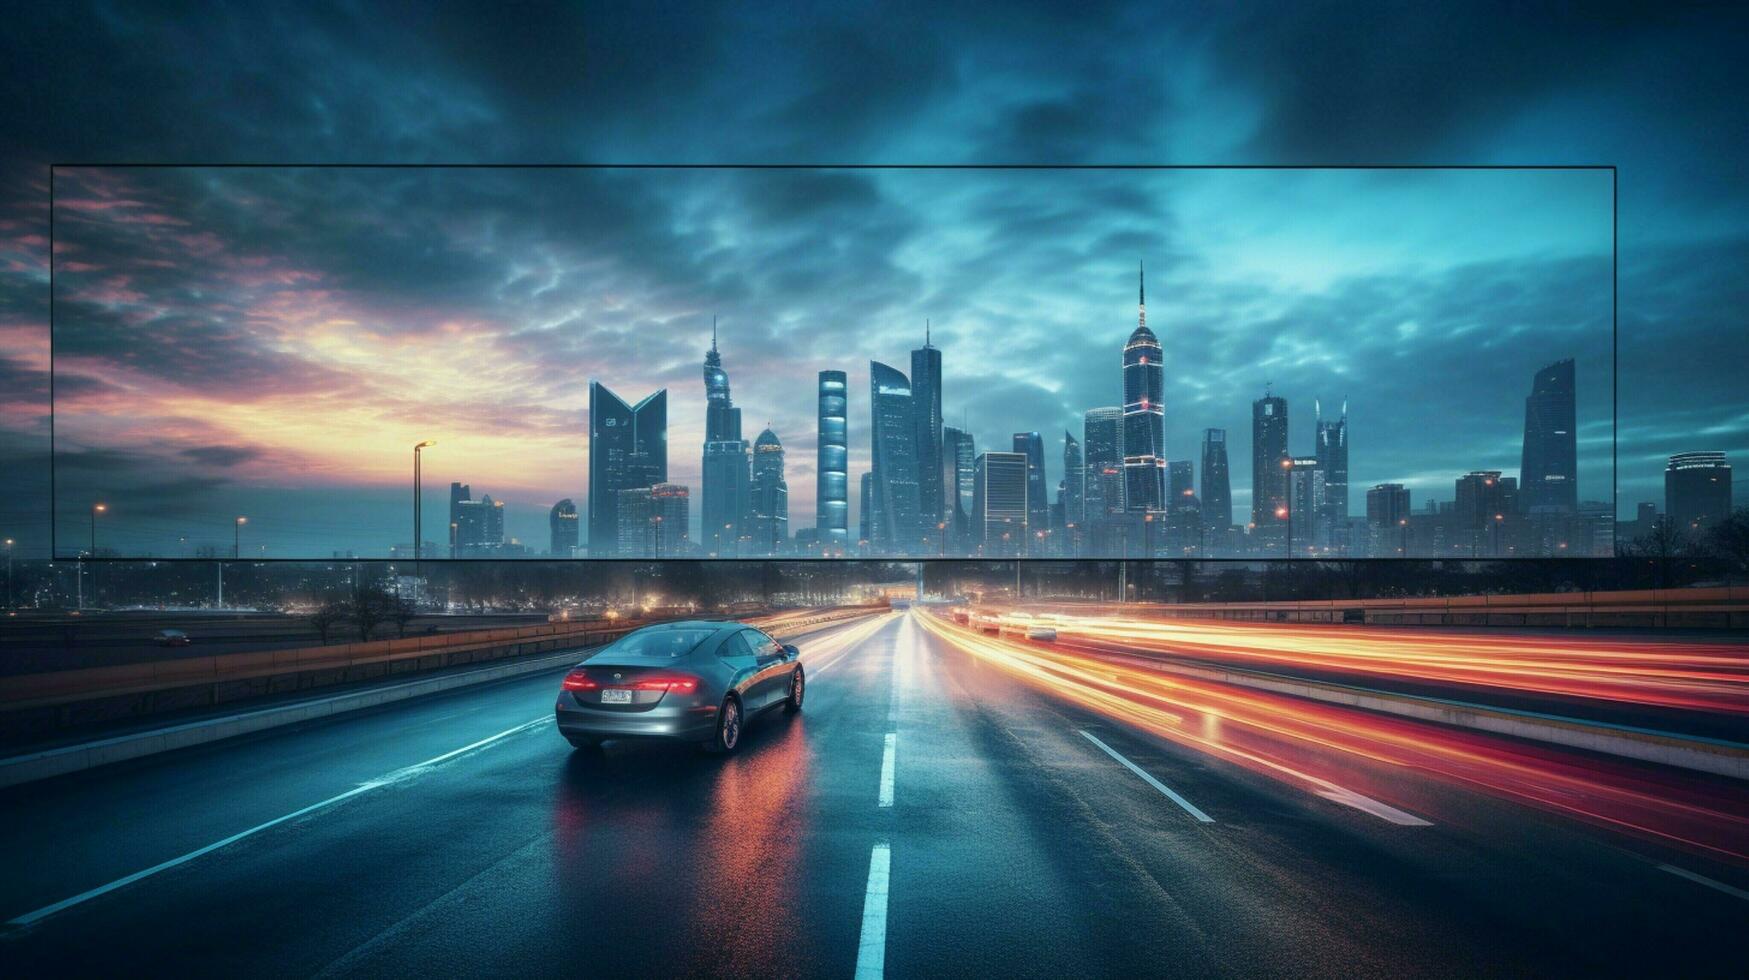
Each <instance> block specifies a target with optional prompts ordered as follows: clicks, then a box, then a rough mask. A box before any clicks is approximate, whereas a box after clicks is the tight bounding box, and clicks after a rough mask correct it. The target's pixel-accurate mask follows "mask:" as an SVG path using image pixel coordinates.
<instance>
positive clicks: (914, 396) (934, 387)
mask: <svg viewBox="0 0 1749 980" xmlns="http://www.w3.org/2000/svg"><path fill="white" fill-rule="evenodd" d="M911 418H912V423H913V425H914V426H915V429H916V435H915V436H914V439H915V441H916V444H917V520H918V522H919V524H920V525H921V526H922V528H923V530H924V531H925V533H926V534H928V535H929V536H931V537H933V536H934V535H935V534H936V533H937V529H936V525H938V524H941V523H943V522H942V516H943V515H944V514H946V513H947V512H948V508H947V506H946V497H945V495H944V494H945V491H944V487H945V486H946V485H945V484H943V483H942V481H941V476H942V461H941V453H942V438H941V351H939V350H937V349H936V348H935V346H934V345H932V344H931V343H930V342H929V321H927V320H925V321H923V346H922V347H919V348H917V349H916V350H914V351H912V352H911ZM939 544H940V542H937V545H938V546H939Z"/></svg>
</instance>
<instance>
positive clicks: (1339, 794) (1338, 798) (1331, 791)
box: [1317, 780, 1433, 827]
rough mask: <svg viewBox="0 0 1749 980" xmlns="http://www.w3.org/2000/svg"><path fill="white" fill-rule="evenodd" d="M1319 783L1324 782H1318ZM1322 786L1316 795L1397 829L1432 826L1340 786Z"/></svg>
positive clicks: (1327, 784) (1430, 823)
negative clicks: (1394, 826) (1373, 817)
mask: <svg viewBox="0 0 1749 980" xmlns="http://www.w3.org/2000/svg"><path fill="white" fill-rule="evenodd" d="M1319 782H1324V781H1323V780H1319ZM1324 785H1325V788H1324V789H1320V790H1318V791H1317V792H1318V795H1319V796H1322V797H1323V798H1324V799H1326V800H1329V801H1331V802H1333V803H1340V804H1342V805H1343V806H1351V807H1354V808H1355V809H1356V810H1359V811H1360V812H1362V813H1370V814H1372V815H1373V816H1375V817H1378V818H1379V819H1380V820H1384V821H1386V822H1389V823H1394V824H1396V825H1397V826H1399V827H1431V826H1433V821H1431V820H1423V819H1421V818H1420V817H1417V816H1416V815H1415V814H1413V813H1405V812H1404V811H1402V810H1399V809H1397V808H1396V807H1394V806H1391V805H1390V804H1389V803H1380V802H1379V801H1378V800H1375V799H1373V798H1372V797H1370V796H1362V795H1360V794H1359V793H1356V792H1355V791H1354V790H1351V789H1343V788H1342V787H1341V786H1337V785H1336V784H1334V783H1325V784H1324Z"/></svg>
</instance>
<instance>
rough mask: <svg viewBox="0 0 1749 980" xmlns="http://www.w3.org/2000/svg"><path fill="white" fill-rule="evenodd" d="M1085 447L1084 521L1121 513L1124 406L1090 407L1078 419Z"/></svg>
mask: <svg viewBox="0 0 1749 980" xmlns="http://www.w3.org/2000/svg"><path fill="white" fill-rule="evenodd" d="M1081 437H1082V441H1083V443H1084V445H1085V446H1086V454H1085V455H1086V461H1085V466H1086V477H1085V481H1086V488H1087V489H1086V492H1085V494H1084V497H1083V501H1082V508H1083V510H1084V512H1085V515H1086V519H1087V523H1088V524H1089V525H1092V524H1094V523H1096V522H1098V521H1099V520H1101V519H1102V518H1104V517H1105V516H1106V515H1108V514H1117V513H1121V512H1122V511H1123V510H1124V509H1125V508H1124V499H1123V489H1124V488H1123V409H1121V408H1116V407H1112V408H1090V409H1088V410H1087V413H1086V414H1085V415H1083V416H1082V419H1081Z"/></svg>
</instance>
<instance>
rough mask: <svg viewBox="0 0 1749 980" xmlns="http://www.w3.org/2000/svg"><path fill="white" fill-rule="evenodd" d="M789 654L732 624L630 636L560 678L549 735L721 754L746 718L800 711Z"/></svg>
mask: <svg viewBox="0 0 1749 980" xmlns="http://www.w3.org/2000/svg"><path fill="white" fill-rule="evenodd" d="M799 656H800V654H799V652H798V651H797V650H796V648H795V647H793V646H790V645H788V644H784V643H779V642H777V641H776V640H774V639H772V638H771V637H770V636H769V635H767V634H766V633H765V632H764V631H763V630H758V629H754V628H753V627H751V626H747V625H745V624H743V623H738V622H733V621H729V622H722V621H704V620H687V621H683V622H676V623H661V624H658V625H655V626H646V627H644V628H643V629H639V630H634V631H632V632H630V633H627V634H626V635H625V636H623V637H620V638H619V639H618V640H616V641H614V642H613V643H610V644H608V645H607V646H606V647H605V648H603V649H602V650H601V651H600V652H598V653H596V654H595V655H594V656H591V657H589V658H588V659H587V660H584V661H583V662H582V663H580V664H578V665H577V666H576V667H574V668H572V669H571V672H570V673H569V674H566V675H565V680H564V682H563V683H562V684H561V685H560V690H559V700H558V704H557V705H555V706H554V710H555V711H556V713H557V716H558V723H559V734H561V735H563V736H564V737H565V739H566V740H567V741H569V742H570V743H571V744H572V745H573V746H575V747H576V748H580V749H581V748H593V747H595V746H597V745H599V744H601V743H602V742H603V741H606V740H609V739H620V738H654V739H669V740H674V741H687V742H697V743H699V744H701V745H703V746H704V748H705V749H706V750H707V751H711V752H719V753H729V752H733V751H735V749H736V748H738V747H739V746H740V744H741V734H742V731H743V729H744V728H745V727H746V725H747V722H748V720H749V719H751V718H752V717H753V716H755V715H757V714H760V713H761V712H764V711H766V710H768V709H771V708H775V707H778V706H779V705H781V706H783V708H784V710H786V711H789V712H796V711H800V710H802V698H803V696H804V695H805V694H806V693H807V680H806V678H805V677H804V676H803V671H802V664H801V661H800V660H799Z"/></svg>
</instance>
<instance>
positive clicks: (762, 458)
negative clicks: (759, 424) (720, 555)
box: [749, 429, 789, 555]
mask: <svg viewBox="0 0 1749 980" xmlns="http://www.w3.org/2000/svg"><path fill="white" fill-rule="evenodd" d="M751 496H752V506H751V508H750V510H751V512H752V517H751V519H750V522H749V523H750V524H751V525H752V527H751V534H750V538H751V540H750V548H749V550H750V551H751V553H752V554H755V555H775V554H777V553H779V552H780V551H783V550H784V548H785V545H787V544H788V542H789V484H788V483H787V482H786V481H785V480H784V478H783V443H781V442H779V441H778V438H777V433H775V432H772V431H771V430H770V429H766V430H765V431H764V432H761V433H759V438H757V439H755V440H753V483H752V495H751Z"/></svg>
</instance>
